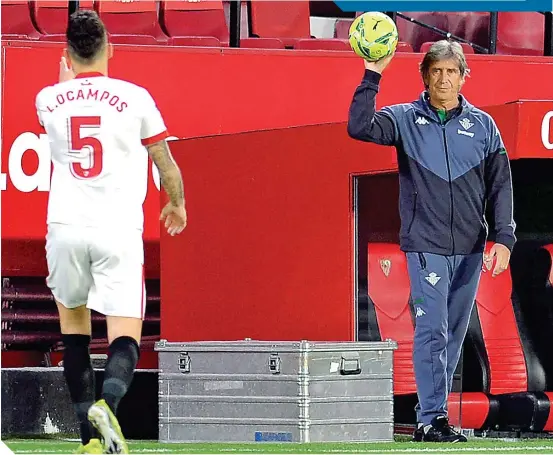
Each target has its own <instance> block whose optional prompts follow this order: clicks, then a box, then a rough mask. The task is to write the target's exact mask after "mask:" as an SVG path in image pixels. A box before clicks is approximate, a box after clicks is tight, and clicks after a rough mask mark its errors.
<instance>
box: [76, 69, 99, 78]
mask: <svg viewBox="0 0 553 455" xmlns="http://www.w3.org/2000/svg"><path fill="white" fill-rule="evenodd" d="M104 76H105V75H104V74H102V73H99V72H98V71H94V72H91V73H79V74H77V75H76V76H75V79H82V78H85V77H104Z"/></svg>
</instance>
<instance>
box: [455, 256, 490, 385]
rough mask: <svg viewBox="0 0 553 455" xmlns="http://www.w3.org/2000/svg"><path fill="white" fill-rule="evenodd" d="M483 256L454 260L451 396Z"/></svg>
mask: <svg viewBox="0 0 553 455" xmlns="http://www.w3.org/2000/svg"><path fill="white" fill-rule="evenodd" d="M482 260H483V255H482V254H481V253H476V254H468V255H458V256H455V257H454V267H453V279H452V281H451V291H450V294H449V299H448V308H449V311H448V315H449V321H448V328H449V342H448V345H447V363H448V365H447V378H448V392H451V387H452V384H453V374H454V373H455V369H456V368H457V363H459V357H460V356H461V348H462V346H463V341H464V339H465V336H466V334H467V329H468V325H469V320H470V313H471V311H472V308H473V306H474V301H475V299H476V292H477V291H478V285H479V283H480V275H481V273H482Z"/></svg>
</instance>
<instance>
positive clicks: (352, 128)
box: [348, 57, 397, 145]
mask: <svg viewBox="0 0 553 455" xmlns="http://www.w3.org/2000/svg"><path fill="white" fill-rule="evenodd" d="M391 58H392V57H387V58H385V59H383V60H381V61H379V62H367V61H365V74H364V75H363V79H362V81H361V83H360V84H359V86H358V87H357V89H356V90H355V93H354V95H353V100H352V102H351V105H350V108H349V119H348V134H349V136H350V137H352V138H353V139H357V140H360V141H365V142H374V143H375V144H380V145H394V144H395V143H396V141H397V131H396V125H395V122H394V119H393V117H392V115H391V114H390V113H388V112H382V111H380V112H377V111H376V94H377V93H378V90H379V86H380V79H381V78H382V71H383V70H384V68H385V67H386V66H387V65H388V63H389V62H390V61H391Z"/></svg>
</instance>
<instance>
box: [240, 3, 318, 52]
mask: <svg viewBox="0 0 553 455" xmlns="http://www.w3.org/2000/svg"><path fill="white" fill-rule="evenodd" d="M249 14H250V24H251V28H250V35H251V36H258V37H261V38H280V39H281V40H282V41H283V42H284V45H285V46H287V47H292V46H294V45H295V43H296V41H297V40H299V39H302V38H311V26H310V22H309V1H308V0H298V1H265V0H252V1H251V2H250V10H249Z"/></svg>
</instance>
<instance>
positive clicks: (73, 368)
mask: <svg viewBox="0 0 553 455" xmlns="http://www.w3.org/2000/svg"><path fill="white" fill-rule="evenodd" d="M62 341H63V345H64V348H65V349H64V351H63V374H64V376H65V381H66V382H67V388H68V389H69V395H70V396H71V402H72V403H73V407H74V409H75V412H76V413H77V418H78V419H79V425H80V428H81V440H82V443H83V444H88V442H89V441H90V438H93V437H98V436H97V433H96V430H95V429H94V427H93V426H92V425H91V424H90V422H89V421H88V416H87V413H88V408H90V406H91V405H92V404H93V403H94V401H95V387H94V370H93V369H92V363H91V362H90V353H89V349H88V348H89V345H90V336H89V335H62Z"/></svg>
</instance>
